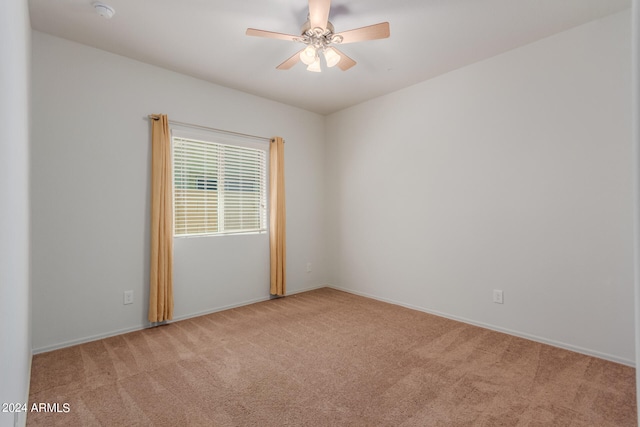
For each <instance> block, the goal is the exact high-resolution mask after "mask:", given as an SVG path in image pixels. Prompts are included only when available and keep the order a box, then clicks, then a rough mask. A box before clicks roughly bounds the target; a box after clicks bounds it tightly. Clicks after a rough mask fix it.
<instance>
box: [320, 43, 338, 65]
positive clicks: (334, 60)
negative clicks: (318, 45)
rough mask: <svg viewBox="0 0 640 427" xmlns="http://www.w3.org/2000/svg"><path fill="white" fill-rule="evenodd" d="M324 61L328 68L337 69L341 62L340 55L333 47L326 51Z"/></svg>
mask: <svg viewBox="0 0 640 427" xmlns="http://www.w3.org/2000/svg"><path fill="white" fill-rule="evenodd" d="M323 53H324V59H325V61H327V67H335V66H336V65H337V64H338V62H340V59H341V57H340V55H338V53H337V52H336V51H335V50H334V49H333V48H331V47H328V48H326V49H325V50H324V52H323Z"/></svg>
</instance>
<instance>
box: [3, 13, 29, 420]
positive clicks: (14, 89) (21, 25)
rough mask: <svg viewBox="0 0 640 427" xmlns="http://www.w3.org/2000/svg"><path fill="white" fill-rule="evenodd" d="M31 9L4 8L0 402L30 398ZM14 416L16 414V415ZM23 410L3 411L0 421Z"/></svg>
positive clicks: (22, 415)
mask: <svg viewBox="0 0 640 427" xmlns="http://www.w3.org/2000/svg"><path fill="white" fill-rule="evenodd" d="M30 32H31V28H30V25H29V12H28V9H27V2H26V1H11V2H7V3H6V4H3V8H2V13H0V58H2V59H1V60H0V61H1V65H0V94H1V95H0V402H2V403H4V402H7V403H8V402H26V401H27V398H28V394H29V372H30V367H31V324H30V313H29V87H30V82H29V52H30ZM14 416H15V417H17V418H16V419H14ZM14 421H16V425H24V423H25V422H26V415H25V413H17V415H16V414H14V413H8V412H0V426H13V425H14Z"/></svg>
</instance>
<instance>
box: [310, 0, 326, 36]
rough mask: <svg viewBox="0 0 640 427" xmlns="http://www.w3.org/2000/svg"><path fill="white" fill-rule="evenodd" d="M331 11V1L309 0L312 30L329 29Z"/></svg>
mask: <svg viewBox="0 0 640 427" xmlns="http://www.w3.org/2000/svg"><path fill="white" fill-rule="evenodd" d="M329 9H331V0H309V23H310V24H311V29H314V28H317V27H319V28H322V29H323V30H324V29H326V28H327V22H328V21H329Z"/></svg>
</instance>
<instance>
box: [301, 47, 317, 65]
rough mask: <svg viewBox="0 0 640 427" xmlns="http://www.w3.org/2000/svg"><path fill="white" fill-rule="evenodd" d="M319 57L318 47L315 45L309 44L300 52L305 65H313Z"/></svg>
mask: <svg viewBox="0 0 640 427" xmlns="http://www.w3.org/2000/svg"><path fill="white" fill-rule="evenodd" d="M317 57H318V54H317V53H316V49H315V48H314V47H313V46H307V47H306V49H305V50H303V51H302V52H300V60H301V61H302V63H303V64H305V65H311V64H313V62H314V61H315V60H316V58H317Z"/></svg>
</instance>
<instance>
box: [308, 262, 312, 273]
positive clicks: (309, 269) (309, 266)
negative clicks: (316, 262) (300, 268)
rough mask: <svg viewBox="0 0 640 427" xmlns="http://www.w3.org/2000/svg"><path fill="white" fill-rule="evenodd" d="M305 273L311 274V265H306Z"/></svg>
mask: <svg viewBox="0 0 640 427" xmlns="http://www.w3.org/2000/svg"><path fill="white" fill-rule="evenodd" d="M307 273H311V263H310V262H308V263H307Z"/></svg>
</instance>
